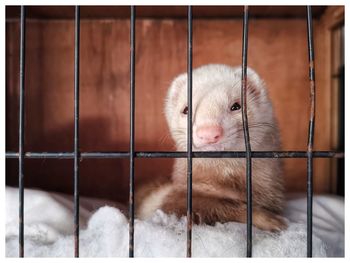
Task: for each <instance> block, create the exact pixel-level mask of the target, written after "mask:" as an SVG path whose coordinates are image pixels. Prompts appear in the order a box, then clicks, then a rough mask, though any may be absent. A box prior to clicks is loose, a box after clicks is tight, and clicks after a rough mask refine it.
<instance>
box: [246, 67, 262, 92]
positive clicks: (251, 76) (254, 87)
mask: <svg viewBox="0 0 350 263" xmlns="http://www.w3.org/2000/svg"><path fill="white" fill-rule="evenodd" d="M264 87H265V83H264V81H263V80H262V79H261V78H260V77H259V75H258V74H257V73H256V72H255V71H254V70H252V69H251V68H249V67H248V68H247V92H248V93H250V94H252V95H253V96H255V97H259V96H260V95H261V94H262V92H264Z"/></svg>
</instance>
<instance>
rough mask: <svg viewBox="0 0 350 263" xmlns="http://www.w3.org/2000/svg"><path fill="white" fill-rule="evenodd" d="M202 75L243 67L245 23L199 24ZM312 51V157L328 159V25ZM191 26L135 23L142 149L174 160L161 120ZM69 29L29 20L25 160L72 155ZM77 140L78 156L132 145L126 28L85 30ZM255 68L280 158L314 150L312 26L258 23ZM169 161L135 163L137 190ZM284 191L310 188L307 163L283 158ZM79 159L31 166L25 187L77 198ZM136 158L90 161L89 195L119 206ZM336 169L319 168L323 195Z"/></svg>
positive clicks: (85, 183)
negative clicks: (269, 105) (319, 153)
mask: <svg viewBox="0 0 350 263" xmlns="http://www.w3.org/2000/svg"><path fill="white" fill-rule="evenodd" d="M193 26H194V36H193V39H194V44H193V61H194V66H199V65H203V64H207V63H226V64H230V65H239V64H240V62H241V36H242V24H241V20H228V19H225V20H220V19H200V20H194V25H193ZM314 27H315V45H316V78H317V105H316V111H317V115H316V132H315V150H330V141H331V138H330V137H331V133H330V131H331V125H330V124H331V114H330V107H331V104H330V103H331V98H330V85H329V75H328V67H329V57H330V54H329V47H328V46H327V45H328V44H327V42H325V39H324V37H323V31H324V30H325V29H324V26H323V24H322V21H321V20H316V21H314ZM186 32H187V24H186V20H183V19H162V20H161V19H159V20H152V19H142V20H138V21H137V23H136V39H137V43H136V150H144V151H152V150H153V151H170V150H174V148H173V142H172V141H171V138H170V137H169V132H168V130H167V125H166V123H165V117H164V114H163V104H164V97H165V93H166V90H167V87H168V85H169V83H170V82H171V80H172V79H173V78H174V77H175V76H176V75H177V74H179V73H182V72H184V71H186ZM18 36H19V26H18V21H15V20H12V21H8V22H7V23H6V150H7V151H17V145H18V142H17V141H18V131H17V129H18V111H17V107H18V83H19V79H18V68H19V65H18V61H19V53H18V46H19V44H18V43H19V39H18ZM73 43H74V24H73V21H72V20H30V21H28V26H27V67H26V74H27V75H26V76H27V77H26V124H25V128H26V130H25V137H26V144H25V150H26V151H72V150H73V83H74V82H73V81H74V75H73V58H74V53H73V52H74V50H73ZM80 62H81V73H80V78H81V100H80V114H81V115H80V116H81V117H80V127H81V128H80V129H81V131H80V136H81V150H82V151H127V150H128V147H129V146H128V145H129V137H128V136H129V21H128V20H125V19H119V20H83V21H82V22H81V60H80ZM248 65H249V66H251V67H252V68H254V69H255V70H256V71H257V72H258V73H259V74H260V75H261V76H262V77H263V79H264V80H265V81H266V83H267V86H268V88H269V91H270V95H271V98H272V100H273V105H274V107H275V111H276V115H277V118H278V121H279V125H280V128H281V133H282V142H283V149H282V150H306V145H307V131H308V115H309V82H308V57H307V42H306V22H305V20H304V19H287V20H283V19H257V20H251V22H250V28H249V56H248ZM171 165H172V160H171V159H148V160H146V159H143V160H137V161H136V181H137V183H140V182H142V181H144V180H150V179H152V178H155V177H166V176H169V175H170V173H171ZM285 167H286V174H285V178H286V183H287V189H288V191H293V192H294V191H304V190H305V189H306V159H287V160H285ZM72 171H73V161H72V160H51V159H46V160H27V159H26V163H25V185H26V186H28V187H38V188H43V189H47V190H54V191H61V192H72V189H73V173H72ZM128 172H129V163H128V160H127V159H126V160H121V159H117V160H115V159H114V160H110V159H109V160H92V159H89V160H83V161H82V162H81V180H80V184H81V194H82V195H90V196H97V197H104V198H110V199H114V200H119V201H123V200H126V199H127V195H128ZM329 180H330V161H329V160H327V159H316V160H315V179H314V182H315V186H314V187H315V191H316V192H329V191H330V186H329ZM6 183H7V184H9V185H16V183H17V161H16V160H7V165H6Z"/></svg>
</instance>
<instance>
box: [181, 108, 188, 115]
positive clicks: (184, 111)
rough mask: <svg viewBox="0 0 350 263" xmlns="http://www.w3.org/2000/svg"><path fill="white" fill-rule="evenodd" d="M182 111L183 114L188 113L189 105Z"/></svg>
mask: <svg viewBox="0 0 350 263" xmlns="http://www.w3.org/2000/svg"><path fill="white" fill-rule="evenodd" d="M182 113H183V114H187V113H188V107H187V106H186V107H185V108H184V110H183V111H182Z"/></svg>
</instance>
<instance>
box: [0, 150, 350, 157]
mask: <svg viewBox="0 0 350 263" xmlns="http://www.w3.org/2000/svg"><path fill="white" fill-rule="evenodd" d="M134 154H135V156H134V157H135V158H187V152H136V151H135V153H134ZM307 155H308V153H307V152H306V151H259V152H256V151H252V155H251V157H252V158H272V159H274V158H307ZM129 156H130V154H129V152H81V153H80V159H103V158H110V159H114V158H129ZM312 156H313V158H344V152H336V151H313V152H312ZM24 157H25V158H28V159H44V158H45V159H46V158H48V159H72V158H74V152H26V153H25V155H24ZM6 158H9V159H16V158H19V154H18V152H6ZM192 158H246V152H229V151H224V152H222V151H218V152H211V151H208V152H192Z"/></svg>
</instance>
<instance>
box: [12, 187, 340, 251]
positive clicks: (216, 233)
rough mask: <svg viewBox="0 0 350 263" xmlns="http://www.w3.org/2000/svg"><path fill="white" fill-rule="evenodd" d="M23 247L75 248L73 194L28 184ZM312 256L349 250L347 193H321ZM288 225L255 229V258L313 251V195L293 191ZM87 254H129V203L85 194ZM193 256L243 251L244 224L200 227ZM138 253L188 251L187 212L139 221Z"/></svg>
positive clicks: (82, 218)
mask: <svg viewBox="0 0 350 263" xmlns="http://www.w3.org/2000/svg"><path fill="white" fill-rule="evenodd" d="M24 210H25V211H24V238H25V240H24V251H25V256H26V257H71V256H73V255H74V237H73V199H72V197H71V196H67V195H63V194H58V193H49V192H43V191H38V190H30V189H25V203H24ZM313 212H314V216H313V223H314V224H313V233H314V235H313V256H314V257H343V256H344V200H343V198H340V197H336V196H331V195H316V196H314V209H313ZM284 216H285V217H286V218H287V219H288V220H289V227H288V229H286V230H285V231H282V232H281V233H277V234H276V233H269V232H264V231H260V230H258V229H256V228H253V256H254V257H305V256H306V198H305V197H304V196H300V195H297V196H294V197H291V198H289V200H288V202H287V206H286V209H285V215H284ZM80 226H81V231H80V256H81V257H127V256H128V237H129V236H128V235H129V233H128V220H127V217H126V216H125V207H124V206H122V205H120V204H116V203H113V202H110V201H106V200H99V199H91V198H83V197H81V198H80ZM192 231H193V238H192V239H193V240H192V242H193V243H192V244H193V251H192V254H193V256H194V257H244V256H245V251H246V248H245V244H246V226H245V224H241V223H236V222H230V223H225V224H219V223H217V224H216V225H215V226H208V225H194V226H193V230H192ZM6 256H7V257H17V256H18V189H17V188H12V187H7V188H6ZM135 256H136V257H184V256H186V218H185V217H184V218H181V219H177V218H176V217H175V216H171V215H170V216H169V215H166V214H164V213H163V212H162V211H157V212H156V213H155V214H154V215H153V216H152V217H151V218H150V219H148V220H145V221H140V220H135Z"/></svg>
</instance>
